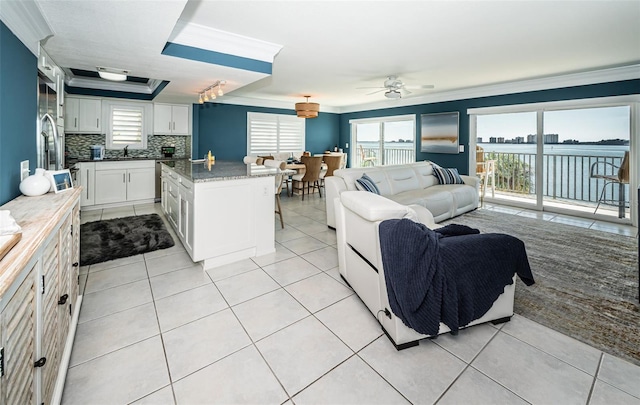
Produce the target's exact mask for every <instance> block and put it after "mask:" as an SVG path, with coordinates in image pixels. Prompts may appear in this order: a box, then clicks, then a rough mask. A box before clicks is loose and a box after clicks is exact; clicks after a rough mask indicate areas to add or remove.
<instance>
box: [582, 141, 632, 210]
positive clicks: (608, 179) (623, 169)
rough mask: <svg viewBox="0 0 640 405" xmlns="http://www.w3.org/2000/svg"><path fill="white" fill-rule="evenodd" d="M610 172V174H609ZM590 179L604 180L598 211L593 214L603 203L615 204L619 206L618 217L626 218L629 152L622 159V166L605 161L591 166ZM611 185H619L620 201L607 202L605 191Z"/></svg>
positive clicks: (597, 206)
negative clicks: (625, 188)
mask: <svg viewBox="0 0 640 405" xmlns="http://www.w3.org/2000/svg"><path fill="white" fill-rule="evenodd" d="M607 167H609V168H610V170H607ZM608 171H609V174H607V172H608ZM614 171H615V173H614ZM589 177H590V178H592V179H603V180H604V184H603V186H602V191H601V192H600V197H599V198H598V205H596V209H595V211H593V213H594V214H595V213H596V211H598V208H600V204H602V203H604V204H613V205H618V217H619V218H624V214H625V212H624V210H625V208H626V198H625V190H624V186H625V184H629V151H626V152H624V157H623V158H622V163H620V166H616V165H614V164H613V163H611V162H605V161H598V162H594V163H593V164H592V165H591V168H590V174H589ZM609 184H618V188H619V189H618V201H612V200H607V198H606V195H605V191H606V189H607V186H608V185H609ZM612 194H613V193H612ZM616 203H617V204H616Z"/></svg>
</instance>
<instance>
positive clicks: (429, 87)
mask: <svg viewBox="0 0 640 405" xmlns="http://www.w3.org/2000/svg"><path fill="white" fill-rule="evenodd" d="M434 87H435V86H434V85H433V84H423V85H417V86H404V88H405V89H407V88H409V89H411V90H419V89H433V88H434Z"/></svg>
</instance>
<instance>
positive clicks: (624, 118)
mask: <svg viewBox="0 0 640 405" xmlns="http://www.w3.org/2000/svg"><path fill="white" fill-rule="evenodd" d="M535 133H536V113H535V112H526V113H515V114H493V115H481V116H478V131H477V136H478V137H482V138H483V139H482V141H483V142H489V137H492V136H495V137H504V138H505V139H513V138H514V137H516V136H524V137H525V138H526V136H527V135H529V134H535ZM544 133H545V134H558V135H559V141H560V142H562V141H564V140H567V139H574V140H579V141H581V142H594V141H600V140H602V139H618V138H619V139H629V133H630V109H629V107H628V106H621V107H601V108H586V109H579V110H577V109H573V110H561V111H546V112H545V113H544Z"/></svg>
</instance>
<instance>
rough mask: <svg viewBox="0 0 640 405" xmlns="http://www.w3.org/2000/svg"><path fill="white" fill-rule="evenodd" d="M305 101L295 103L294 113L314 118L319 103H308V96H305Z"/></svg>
mask: <svg viewBox="0 0 640 405" xmlns="http://www.w3.org/2000/svg"><path fill="white" fill-rule="evenodd" d="M305 97H306V98H307V101H305V102H304V103H296V115H297V116H298V117H299V118H316V117H318V112H319V111H320V104H318V103H310V102H309V96H305Z"/></svg>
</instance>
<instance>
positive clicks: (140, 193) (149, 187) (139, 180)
mask: <svg viewBox="0 0 640 405" xmlns="http://www.w3.org/2000/svg"><path fill="white" fill-rule="evenodd" d="M155 195H156V172H155V167H152V168H151V169H149V168H147V167H142V168H131V169H128V170H127V201H135V200H144V199H145V198H155Z"/></svg>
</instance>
